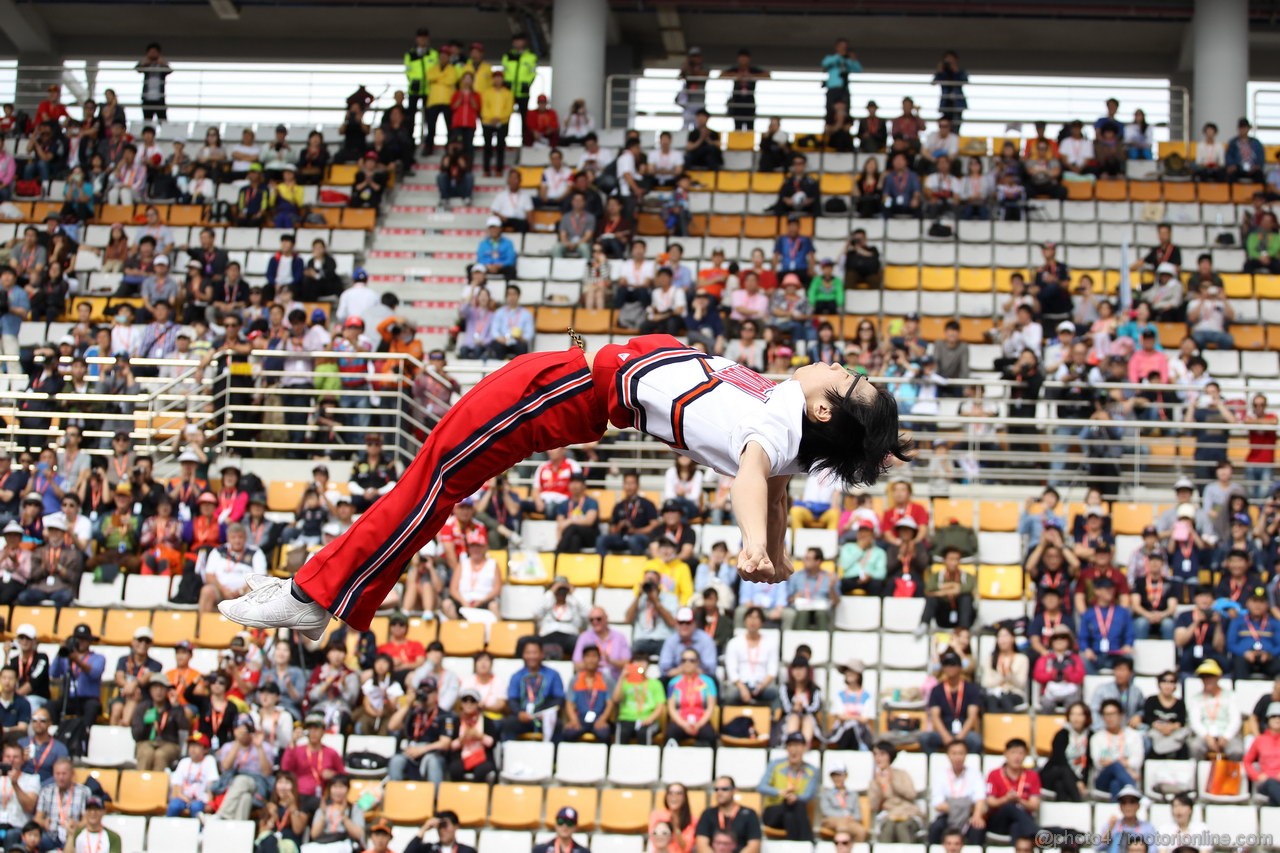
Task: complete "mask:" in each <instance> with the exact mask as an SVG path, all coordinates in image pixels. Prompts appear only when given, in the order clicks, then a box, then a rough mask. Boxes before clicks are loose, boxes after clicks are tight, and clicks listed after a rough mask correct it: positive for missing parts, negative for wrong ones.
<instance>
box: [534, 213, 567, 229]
mask: <svg viewBox="0 0 1280 853" xmlns="http://www.w3.org/2000/svg"><path fill="white" fill-rule="evenodd" d="M562 215H563V214H561V213H560V211H558V210H534V211H531V212H530V213H529V230H530V231H548V232H549V231H554V230H556V226H557V225H559V224H560V219H561V217H562Z"/></svg>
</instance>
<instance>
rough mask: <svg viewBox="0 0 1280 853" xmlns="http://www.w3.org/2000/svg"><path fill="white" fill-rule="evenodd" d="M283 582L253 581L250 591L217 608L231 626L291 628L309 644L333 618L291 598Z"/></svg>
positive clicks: (277, 580) (279, 579)
mask: <svg viewBox="0 0 1280 853" xmlns="http://www.w3.org/2000/svg"><path fill="white" fill-rule="evenodd" d="M292 583H293V582H292V581H290V580H288V579H286V578H273V577H256V578H252V579H251V580H250V581H249V591H248V592H246V593H245V594H244V595H242V596H240V597H239V598H233V599H229V600H227V601H224V602H222V603H220V604H219V605H218V610H219V611H220V612H221V613H222V615H223V616H225V617H227V618H228V619H230V620H231V621H232V622H238V623H239V624H241V625H244V626H245V627H248V628H290V629H292V630H294V631H297V632H298V633H299V634H302V636H304V637H306V638H307V639H308V640H311V641H312V642H314V641H316V640H318V639H320V638H321V637H322V636H324V631H325V628H327V627H329V620H330V619H332V618H333V617H332V616H330V615H329V611H327V610H325V609H324V608H323V607H321V606H320V605H318V604H315V603H314V602H313V603H310V604H304V603H303V602H301V601H299V600H298V599H296V598H294V597H293V594H292V593H291V592H290V591H289V587H290V585H291V584H292Z"/></svg>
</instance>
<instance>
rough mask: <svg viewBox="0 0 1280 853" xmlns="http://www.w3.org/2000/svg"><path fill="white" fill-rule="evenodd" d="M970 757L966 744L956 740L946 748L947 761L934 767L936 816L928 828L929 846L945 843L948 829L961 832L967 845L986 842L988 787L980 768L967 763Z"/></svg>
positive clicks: (932, 784)
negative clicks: (984, 831) (985, 826)
mask: <svg viewBox="0 0 1280 853" xmlns="http://www.w3.org/2000/svg"><path fill="white" fill-rule="evenodd" d="M968 757H969V749H968V747H966V746H965V744H964V741H962V740H955V741H952V742H951V743H950V744H949V745H948V746H947V757H946V760H945V761H935V762H933V764H932V767H931V770H930V773H929V790H930V792H931V797H930V803H929V804H930V807H931V809H932V811H933V813H934V814H936V815H937V817H936V818H934V821H933V823H931V824H930V825H929V843H930V844H940V843H942V839H943V835H944V834H945V833H946V832H947V830H948V828H951V829H959V831H960V832H961V833H962V837H963V839H964V842H965V843H968V844H980V843H981V842H982V840H983V836H984V833H983V829H982V827H983V826H984V825H985V824H984V823H983V813H984V812H985V811H986V792H987V786H986V781H985V780H984V779H983V778H982V773H981V772H979V770H978V768H977V767H975V766H973V765H971V764H969V763H968V761H967V759H968ZM975 823H976V825H975Z"/></svg>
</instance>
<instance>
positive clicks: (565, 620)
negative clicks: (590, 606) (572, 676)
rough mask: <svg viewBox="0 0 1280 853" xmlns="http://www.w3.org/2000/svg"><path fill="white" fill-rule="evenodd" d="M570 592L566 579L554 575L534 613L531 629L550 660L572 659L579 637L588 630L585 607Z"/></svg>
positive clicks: (562, 576) (571, 589)
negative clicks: (546, 650)
mask: <svg viewBox="0 0 1280 853" xmlns="http://www.w3.org/2000/svg"><path fill="white" fill-rule="evenodd" d="M572 591H573V587H572V586H571V585H570V583H569V579H568V578H566V577H565V576H564V575H556V576H555V578H554V579H553V580H552V581H551V588H550V589H548V590H547V591H546V592H545V593H543V595H542V600H541V601H539V602H538V606H537V607H535V608H534V611H533V624H534V627H535V628H536V629H537V634H538V636H539V637H541V638H542V642H543V644H544V646H545V647H548V652H549V654H548V657H551V658H553V659H559V660H563V659H565V658H568V657H570V656H572V655H573V650H574V647H575V646H576V644H577V642H578V636H579V635H580V634H581V633H582V632H583V631H585V630H586V628H587V606H586V605H585V604H583V603H582V600H581V599H579V598H578V597H577V596H575V595H572V594H571V593H572Z"/></svg>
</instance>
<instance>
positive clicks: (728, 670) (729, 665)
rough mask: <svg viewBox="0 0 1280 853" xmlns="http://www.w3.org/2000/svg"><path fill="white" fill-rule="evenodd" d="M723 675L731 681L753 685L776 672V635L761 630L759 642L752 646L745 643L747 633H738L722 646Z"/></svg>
mask: <svg viewBox="0 0 1280 853" xmlns="http://www.w3.org/2000/svg"><path fill="white" fill-rule="evenodd" d="M724 672H725V677H726V678H727V679H728V680H729V681H732V682H738V681H741V682H742V683H743V684H745V685H747V686H748V687H755V686H756V685H758V684H760V682H762V681H764V680H765V678H767V677H768V676H770V675H772V676H775V677H776V676H777V674H778V640H777V637H776V635H774V634H770V633H768V632H761V634H760V642H759V644H758V645H756V646H755V647H754V648H752V647H751V646H750V645H749V644H748V643H747V635H746V634H739V635H738V636H736V637H734V638H733V639H732V640H730V641H729V644H728V645H727V646H725V647H724Z"/></svg>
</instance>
